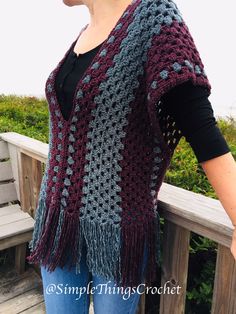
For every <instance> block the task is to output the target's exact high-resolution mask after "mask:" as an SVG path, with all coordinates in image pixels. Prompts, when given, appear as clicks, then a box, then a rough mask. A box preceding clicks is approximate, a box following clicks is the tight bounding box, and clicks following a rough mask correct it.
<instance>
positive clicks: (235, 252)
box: [230, 228, 236, 260]
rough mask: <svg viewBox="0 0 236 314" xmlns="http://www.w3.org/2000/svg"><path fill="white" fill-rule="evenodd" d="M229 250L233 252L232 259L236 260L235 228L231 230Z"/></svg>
mask: <svg viewBox="0 0 236 314" xmlns="http://www.w3.org/2000/svg"><path fill="white" fill-rule="evenodd" d="M230 251H231V253H232V254H233V257H234V259H235V260H236V228H235V229H234V231H233V236H232V242H231V247H230Z"/></svg>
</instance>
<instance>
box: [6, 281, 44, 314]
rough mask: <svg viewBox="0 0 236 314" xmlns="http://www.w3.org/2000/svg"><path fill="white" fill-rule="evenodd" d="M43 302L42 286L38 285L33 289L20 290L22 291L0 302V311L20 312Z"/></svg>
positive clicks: (10, 313)
mask: <svg viewBox="0 0 236 314" xmlns="http://www.w3.org/2000/svg"><path fill="white" fill-rule="evenodd" d="M43 302H44V299H43V289H42V286H41V285H39V286H38V287H36V288H35V289H31V290H28V291H26V292H24V291H22V293H21V294H19V295H18V296H16V297H14V298H11V299H9V300H7V301H5V302H3V303H1V304H0V313H4V314H8V313H9V314H12V313H20V312H23V311H26V310H30V308H32V307H34V306H38V305H39V304H41V303H43Z"/></svg>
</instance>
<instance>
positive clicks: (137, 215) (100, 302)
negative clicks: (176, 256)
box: [28, 0, 236, 313]
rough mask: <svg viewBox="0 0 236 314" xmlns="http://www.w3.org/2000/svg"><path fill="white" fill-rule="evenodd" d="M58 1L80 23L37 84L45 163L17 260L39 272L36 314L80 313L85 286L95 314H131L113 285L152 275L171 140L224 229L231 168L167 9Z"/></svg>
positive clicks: (203, 83) (165, 4)
mask: <svg viewBox="0 0 236 314" xmlns="http://www.w3.org/2000/svg"><path fill="white" fill-rule="evenodd" d="M64 3H65V4H66V5H68V6H75V5H81V4H85V5H86V6H87V7H88V9H89V12H90V17H91V19H90V23H89V24H88V25H86V26H85V27H84V28H83V29H82V31H81V32H80V34H79V36H78V37H77V38H76V40H75V41H74V42H73V43H72V44H71V46H70V48H69V49H68V51H67V52H66V54H65V56H64V57H63V59H62V60H61V61H60V62H59V64H58V66H57V67H56V68H55V69H54V70H53V71H52V73H51V74H50V75H49V78H48V80H47V82H46V89H45V92H46V97H47V100H48V105H49V113H50V120H49V122H50V142H49V155H48V160H47V165H46V171H45V174H44V177H43V180H42V185H41V190H40V195H39V202H38V206H37V211H36V217H35V219H36V223H35V228H34V234H33V239H32V241H31V243H30V248H31V255H30V256H29V257H28V260H29V262H31V263H40V265H41V272H42V278H43V285H44V297H45V304H46V309H47V313H54V312H58V313H66V312H67V311H70V312H72V313H73V312H74V313H77V312H78V313H87V312H88V307H89V294H88V293H87V292H88V284H89V283H90V284H92V288H93V291H92V295H93V302H94V307H95V313H126V312H127V313H135V311H136V309H137V305H138V301H139V297H140V293H141V292H142V291H143V290H142V288H141V289H140V290H139V291H138V290H137V289H136V290H135V289H134V290H132V293H130V295H129V296H127V290H126V293H125V292H124V291H125V290H123V293H121V292H120V293H118V291H117V290H115V292H114V288H116V287H117V286H118V285H119V286H120V287H121V288H125V289H127V288H128V289H129V288H135V287H137V285H139V284H140V283H142V282H143V281H144V278H145V282H146V284H148V283H151V282H152V281H153V280H155V278H156V272H157V263H159V257H160V243H159V242H160V241H159V239H160V238H159V231H160V226H159V214H158V210H157V209H158V206H157V196H158V191H159V189H160V186H161V183H162V182H163V179H164V175H165V172H166V170H167V168H168V166H169V164H170V160H171V157H172V156H173V152H174V149H175V147H176V146H177V144H178V141H179V140H180V138H181V136H183V135H184V136H185V137H186V139H187V140H188V141H189V142H190V144H191V145H192V147H193V149H194V152H195V153H196V156H197V158H198V161H199V162H201V165H202V167H203V169H204V171H205V173H206V175H207V177H208V179H209V181H210V183H211V184H212V186H213V188H214V189H215V191H216V192H217V194H218V196H219V199H220V201H221V202H222V205H223V206H224V208H225V210H226V212H227V214H228V215H229V217H230V218H231V220H232V223H233V224H234V225H235V223H236V213H235V209H236V198H235V193H234V190H235V182H236V167H235V162H234V159H233V156H232V154H231V153H230V150H229V147H228V145H227V143H226V141H225V139H224V138H223V136H222V134H221V133H220V131H219V129H218V128H217V125H216V121H215V119H214V116H213V110H212V107H211V105H210V102H209V100H208V96H209V95H210V90H211V86H210V84H209V81H208V78H207V76H206V73H205V71H204V66H203V64H202V61H201V58H200V56H199V53H198V51H197V49H196V47H195V44H194V41H193V39H192V37H191V35H190V33H189V30H188V28H187V26H186V25H185V23H184V20H183V18H182V16H181V14H180V12H179V10H178V8H177V6H176V4H175V3H174V2H173V1H171V0H154V1H153V0H152V1H151V0H133V1H130V0H119V1H117V0H116V1H115V0H87V1H86V0H84V1H83V0H80V1H79V0H64ZM193 118H194V119H193ZM235 235H236V233H235V232H234V235H233V238H232V246H231V251H232V254H233V256H234V257H236V245H235ZM90 281H91V282H90ZM102 286H103V287H105V289H103V290H101V287H102ZM73 287H74V288H73ZM142 287H143V286H142ZM99 288H100V289H99ZM109 288H110V290H109ZM73 289H77V290H76V292H77V293H76V292H75V290H73ZM112 289H113V290H112ZM72 290H73V291H72ZM108 291H110V292H108ZM111 291H113V293H112V292H111ZM73 292H74V293H73ZM75 293H76V294H77V295H76V296H75Z"/></svg>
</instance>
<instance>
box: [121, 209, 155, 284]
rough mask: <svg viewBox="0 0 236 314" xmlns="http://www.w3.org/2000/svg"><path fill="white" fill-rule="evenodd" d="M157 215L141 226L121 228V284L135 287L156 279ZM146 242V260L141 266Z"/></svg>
mask: <svg viewBox="0 0 236 314" xmlns="http://www.w3.org/2000/svg"><path fill="white" fill-rule="evenodd" d="M159 218H160V217H159V215H158V214H157V216H156V217H153V218H152V219H151V220H149V221H148V222H146V223H145V224H143V225H142V226H138V225H135V226H133V227H130V226H129V225H128V226H127V227H126V228H123V229H122V238H123V239H124V241H123V246H122V251H121V261H122V266H121V273H122V278H121V285H122V286H123V287H137V285H139V284H140V283H142V282H143V274H144V276H145V277H144V278H145V283H146V284H151V283H152V282H154V281H155V280H156V279H157V274H158V267H157V265H160V222H159ZM145 241H146V244H147V260H146V263H145V267H144V268H143V253H144V245H145Z"/></svg>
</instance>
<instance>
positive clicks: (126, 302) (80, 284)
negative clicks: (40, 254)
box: [40, 245, 147, 314]
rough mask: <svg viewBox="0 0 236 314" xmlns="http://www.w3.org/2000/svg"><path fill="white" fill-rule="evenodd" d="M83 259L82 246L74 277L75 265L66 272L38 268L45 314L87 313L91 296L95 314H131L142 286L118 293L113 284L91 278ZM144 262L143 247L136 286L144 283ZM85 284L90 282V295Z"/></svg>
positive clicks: (84, 252)
mask: <svg viewBox="0 0 236 314" xmlns="http://www.w3.org/2000/svg"><path fill="white" fill-rule="evenodd" d="M85 257H86V247H85V246H83V250H82V256H81V263H80V272H79V273H78V272H77V274H76V271H75V266H74V267H73V268H71V270H70V271H69V269H67V267H66V266H64V267H63V268H60V267H57V268H56V269H55V270H54V271H53V272H51V273H50V272H48V271H47V270H46V268H45V267H44V266H42V265H41V266H40V269H41V275H42V281H43V294H44V301H45V307H46V313H47V314H54V313H57V314H67V313H71V314H72V313H77V314H88V313H89V306H90V295H91V294H92V299H93V306H94V313H95V314H135V313H136V311H137V308H138V303H139V299H140V296H141V293H143V291H144V285H140V287H139V289H138V290H134V291H132V289H131V288H130V287H128V289H127V288H126V289H124V290H123V293H122V291H121V290H119V291H118V289H117V286H116V285H115V283H114V282H113V281H110V280H106V279H105V278H103V277H101V276H97V275H92V274H91V272H89V270H88V267H87V264H86V260H85ZM146 262H147V247H146V245H145V250H144V254H143V264H142V274H143V279H142V281H141V282H140V283H144V275H145V274H144V270H145V269H144V266H145V265H146ZM89 282H91V283H90V288H91V287H94V288H93V289H92V290H93V292H92V293H91V294H90V293H89V292H88V289H87V288H88V283H89ZM102 284H103V286H101V285H102ZM101 287H103V288H101ZM108 287H109V288H108ZM112 287H113V288H112ZM114 291H115V292H114ZM117 291H118V292H117ZM140 292H141V293H140Z"/></svg>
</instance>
